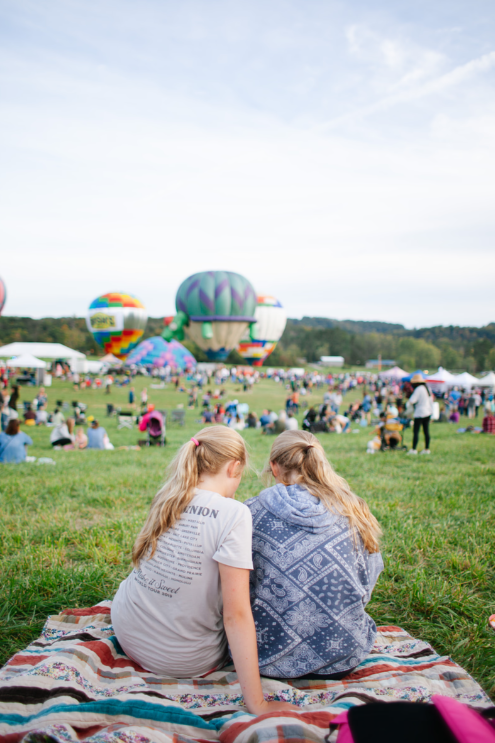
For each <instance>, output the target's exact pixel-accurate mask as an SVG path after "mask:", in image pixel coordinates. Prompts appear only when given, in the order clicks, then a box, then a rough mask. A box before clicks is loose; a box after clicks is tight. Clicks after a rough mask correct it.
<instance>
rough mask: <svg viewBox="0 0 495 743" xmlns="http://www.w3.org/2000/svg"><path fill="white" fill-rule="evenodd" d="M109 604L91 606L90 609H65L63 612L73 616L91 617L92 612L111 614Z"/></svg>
mask: <svg viewBox="0 0 495 743" xmlns="http://www.w3.org/2000/svg"><path fill="white" fill-rule="evenodd" d="M110 611H111V610H110V607H109V606H98V605H96V606H90V607H89V609H64V610H63V611H61V612H60V613H61V614H66V615H68V616H71V617H90V616H91V615H92V614H110Z"/></svg>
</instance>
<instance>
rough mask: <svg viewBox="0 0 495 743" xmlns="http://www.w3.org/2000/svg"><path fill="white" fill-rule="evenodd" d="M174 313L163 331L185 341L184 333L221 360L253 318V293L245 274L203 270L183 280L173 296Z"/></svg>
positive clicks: (166, 338) (225, 356) (254, 305)
mask: <svg viewBox="0 0 495 743" xmlns="http://www.w3.org/2000/svg"><path fill="white" fill-rule="evenodd" d="M175 306H176V309H177V314H176V316H175V317H174V319H173V321H172V322H171V323H170V324H169V325H168V327H166V328H165V329H164V331H163V333H162V336H163V337H164V338H165V340H171V339H172V338H176V339H177V340H179V341H181V340H184V332H185V333H186V335H187V336H188V337H189V338H190V339H191V340H193V341H194V342H195V343H196V344H197V345H198V346H199V347H200V348H201V349H202V350H203V351H204V352H205V353H206V355H207V356H208V358H209V359H211V360H213V361H224V360H225V359H226V358H227V356H228V355H229V353H230V352H231V351H232V349H233V348H235V347H236V346H237V344H238V343H239V340H240V338H241V336H242V334H243V333H244V331H245V330H246V329H247V328H248V326H249V325H250V324H251V323H253V322H254V321H255V318H254V310H255V308H256V294H255V292H254V289H253V287H252V286H251V284H250V283H249V281H248V280H247V279H245V278H244V276H240V275H239V274H238V273H232V272H231V271H205V272H203V273H196V274H194V275H193V276H189V278H188V279H186V280H185V281H183V282H182V284H181V285H180V287H179V290H178V292H177V296H176V298H175Z"/></svg>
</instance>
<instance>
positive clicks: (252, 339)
mask: <svg viewBox="0 0 495 743" xmlns="http://www.w3.org/2000/svg"><path fill="white" fill-rule="evenodd" d="M254 316H255V318H256V323H255V324H254V325H253V327H252V328H251V332H250V333H249V332H247V333H246V334H245V335H244V336H243V337H242V339H241V342H240V343H239V346H238V347H237V350H238V352H239V353H240V355H241V356H242V358H243V359H245V360H246V361H247V362H248V363H249V364H252V365H253V366H261V365H262V363H263V361H264V360H265V359H266V358H268V356H269V355H270V354H271V353H272V351H273V350H274V348H275V346H276V345H277V343H278V341H279V340H280V338H281V337H282V334H283V332H284V330H285V326H286V323H287V315H286V312H285V310H284V308H283V307H282V305H281V304H280V302H279V301H278V299H276V298H275V297H272V296H271V295H270V294H261V295H260V296H259V297H258V304H257V306H256V310H255V312H254Z"/></svg>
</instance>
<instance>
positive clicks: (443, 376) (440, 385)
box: [426, 366, 454, 392]
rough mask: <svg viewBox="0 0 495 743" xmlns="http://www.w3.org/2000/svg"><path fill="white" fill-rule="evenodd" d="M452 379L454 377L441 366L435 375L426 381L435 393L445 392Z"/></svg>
mask: <svg viewBox="0 0 495 743" xmlns="http://www.w3.org/2000/svg"><path fill="white" fill-rule="evenodd" d="M453 377H454V375H453V374H451V373H450V372H449V371H447V369H444V368H443V366H439V367H438V371H437V372H436V373H435V374H431V375H430V376H429V377H428V378H427V379H426V381H427V382H428V384H430V385H431V386H432V388H433V389H434V390H435V391H436V392H445V390H446V389H447V387H448V386H449V382H450V380H451V379H453Z"/></svg>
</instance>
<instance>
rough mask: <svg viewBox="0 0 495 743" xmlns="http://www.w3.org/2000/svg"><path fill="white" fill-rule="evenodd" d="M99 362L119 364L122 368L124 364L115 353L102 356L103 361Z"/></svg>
mask: <svg viewBox="0 0 495 743" xmlns="http://www.w3.org/2000/svg"><path fill="white" fill-rule="evenodd" d="M98 360H99V361H102V362H103V363H104V364H118V365H120V366H122V365H123V363H124V362H123V361H121V360H120V359H118V358H117V357H116V356H114V355H113V353H107V354H106V355H105V356H102V357H101V359H98Z"/></svg>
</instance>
